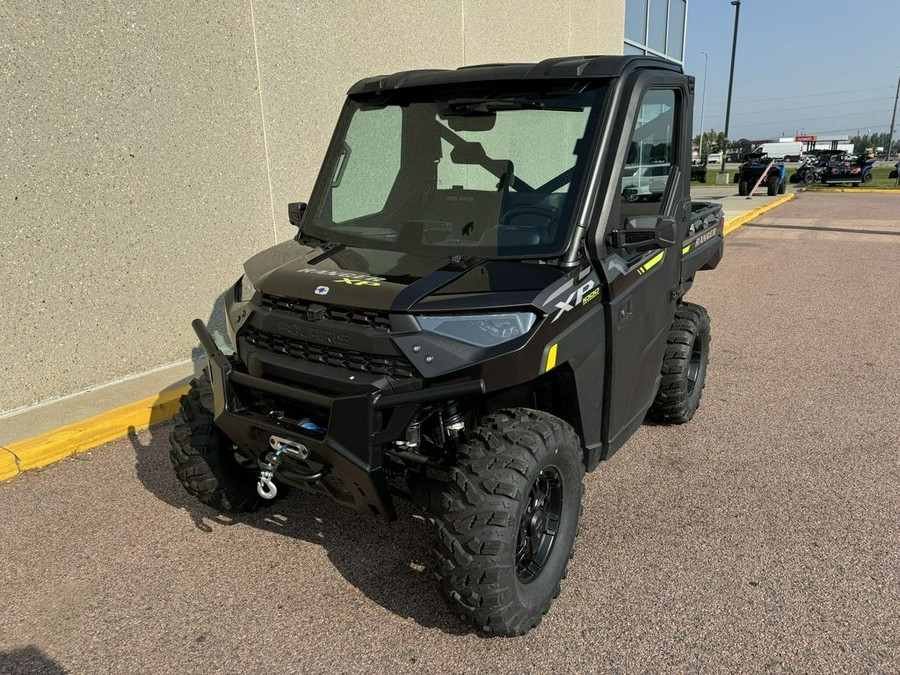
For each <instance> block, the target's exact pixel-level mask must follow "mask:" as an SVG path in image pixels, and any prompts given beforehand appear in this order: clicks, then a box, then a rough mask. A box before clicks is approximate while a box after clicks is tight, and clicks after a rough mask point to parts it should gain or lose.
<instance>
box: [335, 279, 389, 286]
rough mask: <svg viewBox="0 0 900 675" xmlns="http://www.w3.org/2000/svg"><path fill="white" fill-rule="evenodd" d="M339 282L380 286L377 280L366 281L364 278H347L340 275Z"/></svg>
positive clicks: (352, 284)
mask: <svg viewBox="0 0 900 675" xmlns="http://www.w3.org/2000/svg"><path fill="white" fill-rule="evenodd" d="M338 283H339V284H350V285H351V286H381V284H379V283H378V282H377V281H366V280H365V279H348V278H347V277H341V278H340V279H338Z"/></svg>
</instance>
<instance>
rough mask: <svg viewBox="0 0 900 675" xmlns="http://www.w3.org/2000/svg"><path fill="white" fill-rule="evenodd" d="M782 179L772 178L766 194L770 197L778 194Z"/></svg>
mask: <svg viewBox="0 0 900 675" xmlns="http://www.w3.org/2000/svg"><path fill="white" fill-rule="evenodd" d="M779 182H780V181H779V180H778V179H777V178H770V179H769V180H768V183H767V185H766V194H767V195H769V196H770V197H774V196H775V195H777V194H778V183H779Z"/></svg>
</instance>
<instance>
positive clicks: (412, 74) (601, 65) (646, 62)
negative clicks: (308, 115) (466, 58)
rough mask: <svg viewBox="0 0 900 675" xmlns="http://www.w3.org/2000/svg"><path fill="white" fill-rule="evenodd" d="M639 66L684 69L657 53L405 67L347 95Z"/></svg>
mask: <svg viewBox="0 0 900 675" xmlns="http://www.w3.org/2000/svg"><path fill="white" fill-rule="evenodd" d="M637 68H653V69H657V70H658V69H665V70H671V71H672V72H674V73H681V72H683V71H682V69H681V66H679V65H678V64H676V63H672V62H671V61H667V60H665V59H662V58H659V57H656V56H563V57H559V58H554V59H545V60H543V61H541V62H539V63H487V64H484V65H479V66H463V67H462V68H457V69H456V70H405V71H401V72H399V73H394V74H393V75H379V76H377V77H367V78H366V79H364V80H360V81H359V82H357V83H356V84H354V85H353V86H352V87H350V90H349V91H348V92H347V95H348V96H359V95H364V94H377V93H380V92H384V91H390V90H395V89H406V88H412V87H429V86H434V85H443V84H464V83H467V82H491V81H509V80H513V81H515V80H560V79H562V80H570V79H606V78H610V77H619V76H621V75H623V74H625V73H627V72H630V71H632V70H635V69H637Z"/></svg>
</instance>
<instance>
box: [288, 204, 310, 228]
mask: <svg viewBox="0 0 900 675" xmlns="http://www.w3.org/2000/svg"><path fill="white" fill-rule="evenodd" d="M305 212H306V202H291V203H290V204H288V221H290V223H291V225H293V226H294V227H300V223H301V222H302V221H303V214H304V213H305Z"/></svg>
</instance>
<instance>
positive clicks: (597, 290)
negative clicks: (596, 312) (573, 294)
mask: <svg viewBox="0 0 900 675" xmlns="http://www.w3.org/2000/svg"><path fill="white" fill-rule="evenodd" d="M598 295H600V287H599V286H598V287H597V288H595V289H594V290H592V291H591V292H590V293H588V294H587V295H586V296H584V298H583V299H582V301H581V304H582V305H586V304H588V303H589V302H590V301H591V300H593V299H594V298H596V297H597V296H598Z"/></svg>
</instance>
